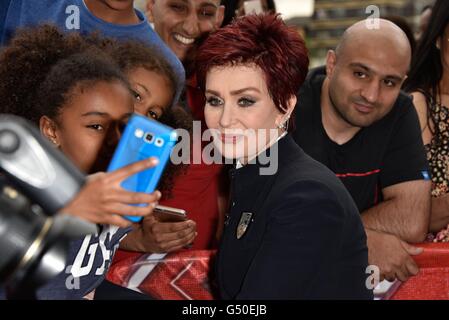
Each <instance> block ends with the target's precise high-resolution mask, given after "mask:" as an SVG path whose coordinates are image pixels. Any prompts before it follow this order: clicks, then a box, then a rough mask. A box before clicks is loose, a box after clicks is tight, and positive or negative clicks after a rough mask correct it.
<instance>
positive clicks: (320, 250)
mask: <svg viewBox="0 0 449 320" xmlns="http://www.w3.org/2000/svg"><path fill="white" fill-rule="evenodd" d="M308 62H309V60H308V53H307V49H306V47H305V44H304V41H303V40H302V39H301V38H300V36H299V35H298V33H297V32H296V31H295V30H294V29H291V28H289V27H287V26H286V25H285V24H284V22H283V21H282V20H281V19H280V17H279V16H277V15H250V16H246V17H243V18H239V19H237V20H236V21H235V22H234V23H233V24H231V25H228V26H227V27H224V28H222V29H220V30H218V31H217V32H215V33H213V34H211V35H210V36H209V37H208V39H207V40H206V41H205V42H204V44H203V45H202V46H201V47H200V50H199V53H198V57H197V66H198V70H197V71H198V74H197V76H198V80H199V85H200V87H201V89H202V90H203V92H204V94H205V97H206V105H205V118H206V123H207V125H208V127H209V129H210V130H211V135H212V138H213V143H214V146H215V147H216V149H217V150H218V151H219V152H220V153H221V154H222V155H223V156H224V157H225V158H228V159H229V158H230V159H233V160H235V163H236V166H235V168H234V169H232V171H231V178H232V186H231V188H232V192H231V205H230V208H229V214H228V215H227V218H226V221H225V228H224V234H223V237H222V239H221V244H220V248H219V251H218V258H217V280H218V285H219V289H220V294H221V297H222V298H223V299H332V298H335V299H370V298H372V292H371V290H370V288H367V285H366V284H365V282H366V283H369V281H366V280H367V275H366V274H365V271H366V268H367V266H368V252H367V247H366V236H365V232H364V229H363V226H362V223H361V220H360V216H359V213H358V211H357V208H356V206H355V204H354V202H353V200H352V198H351V196H350V195H349V193H348V192H347V191H346V189H345V187H344V186H343V185H342V184H341V182H340V181H339V180H338V179H337V178H336V177H335V175H334V174H333V173H332V172H330V171H329V170H328V169H326V168H325V167H324V166H323V165H321V164H319V163H318V162H316V161H314V160H312V159H311V158H310V157H309V156H307V155H306V154H305V153H304V152H303V151H302V150H301V148H300V147H299V146H297V145H296V143H295V142H294V141H293V139H292V138H291V136H290V135H289V131H291V129H292V128H291V126H290V125H289V119H290V118H291V117H293V111H294V107H295V104H296V100H297V97H296V93H297V92H298V90H299V87H300V86H301V84H302V83H303V81H304V79H305V77H306V74H307V70H308ZM300 98H301V97H299V99H300Z"/></svg>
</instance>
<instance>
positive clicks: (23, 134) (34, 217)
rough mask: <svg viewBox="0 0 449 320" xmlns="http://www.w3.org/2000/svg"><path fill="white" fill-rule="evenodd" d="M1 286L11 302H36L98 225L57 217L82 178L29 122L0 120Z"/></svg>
mask: <svg viewBox="0 0 449 320" xmlns="http://www.w3.org/2000/svg"><path fill="white" fill-rule="evenodd" d="M0 174H3V175H4V176H3V177H0V252H1V254H0V286H2V285H4V286H5V287H6V289H7V295H8V298H12V299H33V298H35V291H36V289H37V288H39V286H41V285H43V284H45V283H46V282H47V281H48V280H50V279H51V278H52V277H54V276H56V275H57V274H59V273H60V272H62V271H63V270H64V268H65V265H66V254H67V250H68V247H69V243H70V241H71V240H73V239H76V238H80V237H82V236H84V235H86V234H90V233H95V232H96V231H97V228H96V225H94V224H91V223H88V222H85V221H82V220H80V219H77V218H75V217H73V216H70V215H65V214H57V215H56V213H58V212H60V211H61V209H62V208H63V207H64V206H65V205H66V204H67V203H68V202H69V201H70V200H72V199H73V198H74V196H75V195H76V194H77V193H78V191H79V189H80V188H81V187H82V185H83V184H84V181H85V177H84V175H83V174H82V173H81V172H80V171H79V170H78V169H77V168H76V167H75V166H74V165H73V164H72V163H71V162H70V161H69V160H68V159H67V158H65V156H64V155H63V154H62V153H61V152H60V151H59V150H57V149H56V148H55V147H54V146H53V145H51V143H50V142H49V141H47V139H45V138H44V137H42V136H41V134H40V132H39V131H38V130H37V129H36V128H34V126H33V125H31V124H30V123H29V122H28V121H26V120H23V119H21V118H18V117H15V116H11V115H0Z"/></svg>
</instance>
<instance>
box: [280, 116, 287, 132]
mask: <svg viewBox="0 0 449 320" xmlns="http://www.w3.org/2000/svg"><path fill="white" fill-rule="evenodd" d="M289 122H290V115H288V116H287V117H286V119H285V120H284V121H283V122H282V123H280V124H279V125H278V129H283V130H287V129H288V125H289Z"/></svg>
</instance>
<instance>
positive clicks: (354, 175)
mask: <svg viewBox="0 0 449 320" xmlns="http://www.w3.org/2000/svg"><path fill="white" fill-rule="evenodd" d="M323 70H324V69H322V68H320V69H317V70H314V71H313V72H311V74H310V75H309V76H308V78H307V80H306V82H305V83H304V85H303V86H302V88H301V90H300V92H299V99H298V104H297V106H296V131H295V132H294V133H293V137H294V139H295V141H296V142H297V143H298V144H299V146H300V147H301V148H302V149H303V150H304V151H305V152H306V153H308V154H309V155H310V156H311V157H312V158H314V159H315V160H317V161H319V162H321V163H323V164H324V165H326V166H327V167H328V168H329V169H331V170H332V171H333V172H334V173H336V175H337V176H338V177H339V178H340V179H341V181H342V182H343V183H344V185H345V186H346V188H347V189H348V191H349V193H350V194H351V195H352V197H353V199H354V201H355V203H356V204H357V207H358V208H359V211H360V212H363V211H365V210H366V209H369V208H371V207H373V206H374V205H376V204H377V203H379V202H380V201H382V192H381V190H382V189H383V188H386V187H388V186H391V185H394V184H398V183H401V182H405V181H412V180H423V179H425V180H428V179H429V173H428V163H427V160H426V155H425V151H424V146H423V143H422V138H421V131H420V126H419V120H418V115H417V113H416V110H415V108H414V106H413V103H412V100H411V99H410V98H409V97H408V96H407V95H405V94H404V93H402V92H401V93H400V94H399V97H398V98H397V100H396V102H395V105H394V107H393V108H392V110H391V111H390V112H389V113H388V114H387V115H386V116H385V117H384V118H382V119H381V120H379V121H377V122H375V123H374V124H373V125H371V126H369V127H366V128H363V129H361V130H360V131H359V132H357V134H356V135H355V136H354V137H353V138H352V139H351V140H349V141H348V142H346V143H345V144H343V145H338V144H337V143H335V142H333V141H332V140H331V139H330V138H329V137H328V136H327V134H326V131H325V130H324V127H323V124H322V120H321V87H322V84H323V81H324V79H325V74H324V73H323Z"/></svg>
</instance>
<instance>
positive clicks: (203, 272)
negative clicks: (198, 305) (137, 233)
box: [107, 250, 215, 300]
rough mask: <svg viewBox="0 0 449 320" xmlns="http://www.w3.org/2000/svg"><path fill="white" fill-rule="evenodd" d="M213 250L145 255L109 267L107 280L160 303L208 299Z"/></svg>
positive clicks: (212, 297)
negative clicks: (159, 300) (164, 301)
mask: <svg viewBox="0 0 449 320" xmlns="http://www.w3.org/2000/svg"><path fill="white" fill-rule="evenodd" d="M214 255H215V251H209V250H186V251H181V252H176V253H169V254H167V255H165V256H162V255H151V254H145V255H142V256H140V257H137V258H136V257H131V258H127V259H123V260H120V261H119V262H117V263H115V264H113V265H112V267H111V268H110V270H109V272H108V275H107V279H108V280H109V281H111V282H113V283H115V284H118V285H121V286H124V287H126V288H129V289H132V290H136V291H139V292H142V293H145V294H148V295H150V296H152V297H153V298H156V299H163V300H212V299H214V296H213V293H212V290H211V288H210V286H211V285H210V283H209V279H210V272H211V271H212V270H211V268H210V267H209V266H210V265H211V263H210V261H211V259H212V258H213V257H214Z"/></svg>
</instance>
